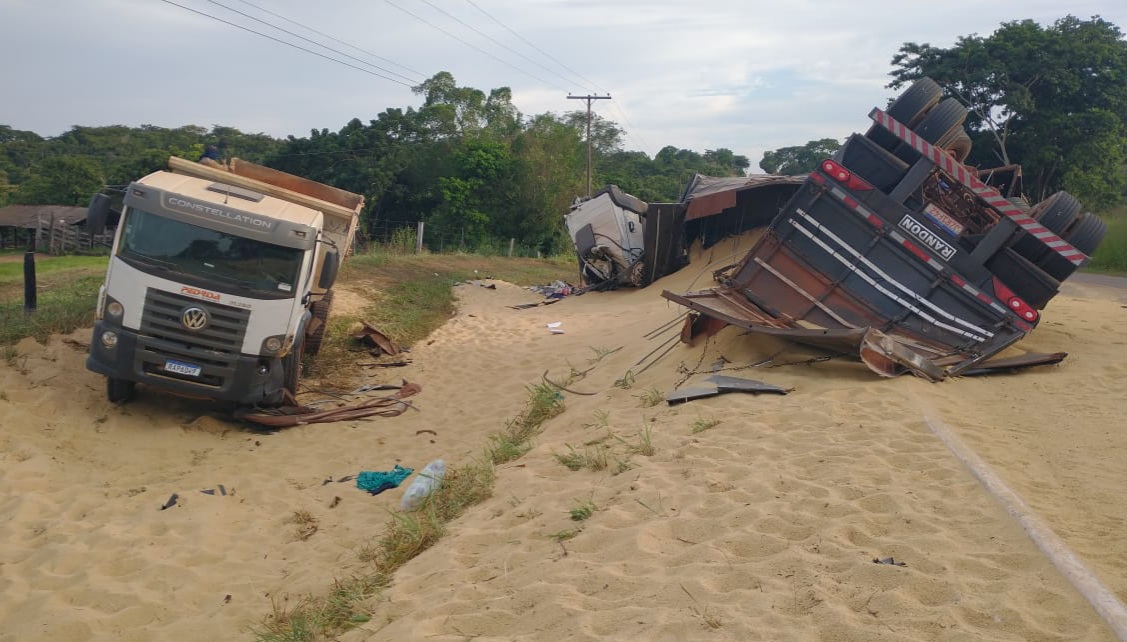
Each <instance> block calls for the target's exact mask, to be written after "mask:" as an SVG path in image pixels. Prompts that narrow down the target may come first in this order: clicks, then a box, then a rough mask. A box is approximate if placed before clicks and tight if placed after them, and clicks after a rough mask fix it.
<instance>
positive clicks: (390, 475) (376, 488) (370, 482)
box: [356, 464, 415, 495]
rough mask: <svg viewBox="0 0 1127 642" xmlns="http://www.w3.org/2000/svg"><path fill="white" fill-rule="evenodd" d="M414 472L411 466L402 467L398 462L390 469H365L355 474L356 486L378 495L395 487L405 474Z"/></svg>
mask: <svg viewBox="0 0 1127 642" xmlns="http://www.w3.org/2000/svg"><path fill="white" fill-rule="evenodd" d="M413 472H415V469H413V468H404V467H402V466H400V465H399V464H396V465H395V468H394V469H392V470H390V471H382V470H366V471H364V472H362V473H360V474H359V475H357V476H356V487H357V488H359V489H360V490H366V491H368V492H369V493H371V494H373V495H379V494H380V493H382V492H384V491H385V490H387V489H389V488H395V487H396V486H399V484H402V483H403V480H404V479H407V476H408V475H410V474H411V473H413Z"/></svg>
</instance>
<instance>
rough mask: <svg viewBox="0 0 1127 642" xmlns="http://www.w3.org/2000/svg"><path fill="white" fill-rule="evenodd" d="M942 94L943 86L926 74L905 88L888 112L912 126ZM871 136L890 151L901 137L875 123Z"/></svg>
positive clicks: (898, 120) (875, 141) (905, 124)
mask: <svg viewBox="0 0 1127 642" xmlns="http://www.w3.org/2000/svg"><path fill="white" fill-rule="evenodd" d="M942 96H943V88H941V87H940V86H939V85H938V84H937V83H936V82H935V81H934V80H932V79H931V78H928V77H926V76H925V77H923V78H920V79H919V80H917V81H916V82H914V83H912V85H911V86H910V87H908V88H907V89H905V90H904V93H902V94H900V97H899V98H897V99H896V100H895V101H893V102H892V104H891V105H889V106H888V111H887V112H886V113H887V114H888V115H889V116H891V117H892V118H893V119H894V120H896V121H897V122H899V123H902V124H903V125H904V126H905V127H909V128H910V127H912V126H914V125H915V124H917V123H918V122H919V121H920V119H921V118H923V116H924V114H926V113H927V110H929V109H931V108H932V107H933V106H935V103H937V102H939V99H940V98H941V97H942ZM869 138H870V139H871V140H872V141H873V142H874V143H876V144H878V145H880V146H881V147H883V148H885V149H887V150H889V151H891V150H892V148H894V147H896V144H897V143H899V142H900V139H899V138H897V137H896V136H895V135H894V134H892V132H889V131H888V130H886V129H884V128H883V127H880V126H878V125H874V126H873V128H872V130H870V131H869Z"/></svg>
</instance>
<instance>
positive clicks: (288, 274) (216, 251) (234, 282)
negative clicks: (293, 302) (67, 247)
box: [118, 209, 302, 298]
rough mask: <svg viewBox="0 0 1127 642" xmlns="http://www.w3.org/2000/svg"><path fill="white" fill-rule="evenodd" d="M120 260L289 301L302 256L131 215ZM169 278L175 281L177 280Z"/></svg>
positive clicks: (137, 212)
mask: <svg viewBox="0 0 1127 642" xmlns="http://www.w3.org/2000/svg"><path fill="white" fill-rule="evenodd" d="M124 224H125V230H124V232H123V233H122V235H121V248H120V250H119V252H118V255H119V256H120V257H121V258H122V259H124V260H126V261H127V262H129V263H131V264H133V265H134V266H135V267H138V268H140V269H146V270H148V271H154V270H156V271H165V272H172V273H175V274H176V275H186V276H189V277H197V278H199V279H203V280H205V281H206V282H208V283H217V282H218V283H219V284H223V285H227V286H228V287H230V288H233V289H237V290H250V291H252V293H260V294H264V295H267V296H268V297H269V298H277V297H279V296H290V295H291V293H292V292H293V290H294V287H295V286H296V284H297V275H298V270H299V269H300V268H301V259H302V251H301V250H299V249H296V248H289V247H282V246H280V245H273V244H270V243H263V242H261V241H256V240H253V239H248V238H244V237H241V236H235V235H233V234H226V233H224V232H217V231H215V230H209V229H207V228H203V227H198V226H196V225H192V224H190V223H185V222H182V221H177V220H174V219H170V218H165V217H163V216H157V215H156V214H152V213H151V212H146V211H144V210H137V209H131V210H129V212H128V214H127V215H126V217H125V221H124ZM166 278H172V279H176V278H177V276H167V277H166Z"/></svg>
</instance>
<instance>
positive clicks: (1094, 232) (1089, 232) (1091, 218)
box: [1064, 212, 1107, 256]
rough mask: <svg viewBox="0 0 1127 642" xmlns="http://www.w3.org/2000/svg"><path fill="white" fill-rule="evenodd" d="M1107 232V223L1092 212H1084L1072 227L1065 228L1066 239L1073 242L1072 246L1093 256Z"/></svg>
mask: <svg viewBox="0 0 1127 642" xmlns="http://www.w3.org/2000/svg"><path fill="white" fill-rule="evenodd" d="M1106 234H1107V223H1105V222H1104V220H1103V219H1102V218H1100V217H1098V216H1096V215H1095V214H1093V213H1091V212H1084V213H1083V214H1081V215H1080V216H1078V217H1077V218H1076V221H1075V222H1073V224H1072V227H1070V228H1069V229H1067V230H1065V233H1064V240H1066V241H1068V242H1069V243H1071V244H1072V247H1074V248H1076V249H1078V250H1080V251H1081V252H1083V253H1085V254H1087V255H1088V256H1092V253H1093V252H1095V251H1096V248H1097V247H1099V246H1100V241H1102V240H1104V236H1105V235H1106Z"/></svg>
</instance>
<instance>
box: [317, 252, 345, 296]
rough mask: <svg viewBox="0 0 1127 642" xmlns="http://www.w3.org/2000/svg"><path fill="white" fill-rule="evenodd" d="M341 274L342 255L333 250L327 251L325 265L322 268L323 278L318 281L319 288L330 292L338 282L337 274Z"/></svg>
mask: <svg viewBox="0 0 1127 642" xmlns="http://www.w3.org/2000/svg"><path fill="white" fill-rule="evenodd" d="M339 272H340V254H339V253H338V252H337V251H336V250H333V249H329V250H326V251H325V264H324V265H322V266H321V278H320V279H318V281H317V287H319V288H321V289H322V290H328V289H329V288H331V287H333V283H335V282H336V280H337V274H338V273H339Z"/></svg>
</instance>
